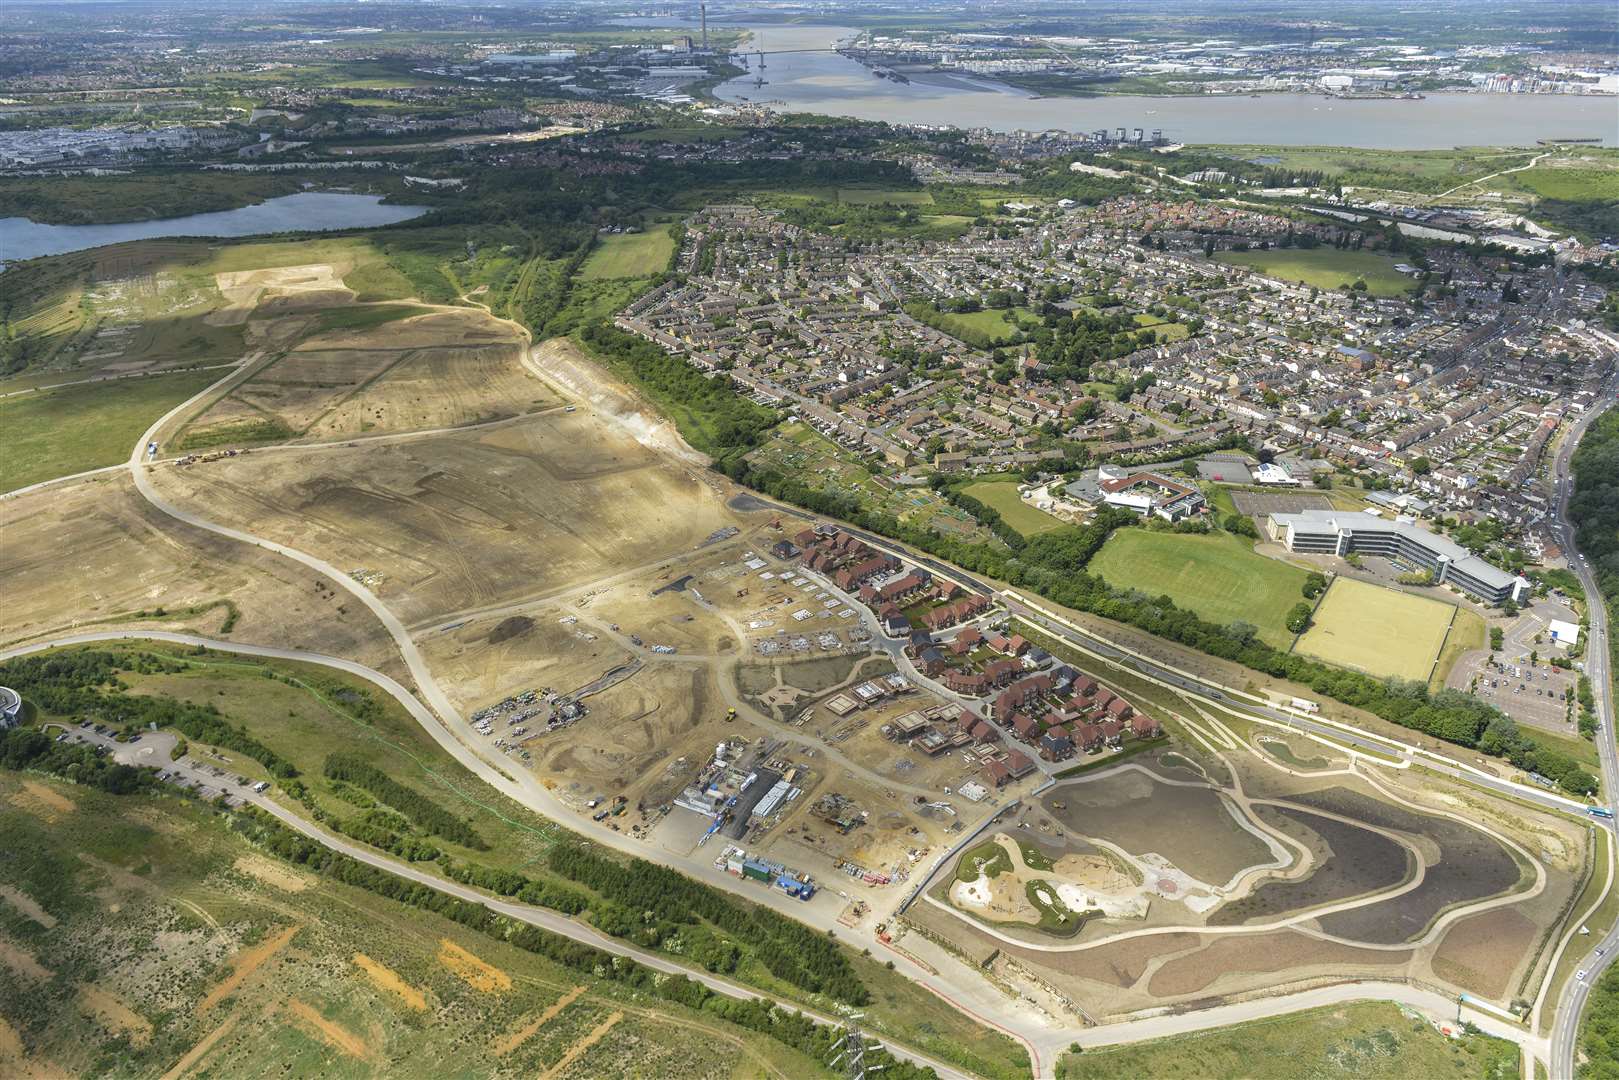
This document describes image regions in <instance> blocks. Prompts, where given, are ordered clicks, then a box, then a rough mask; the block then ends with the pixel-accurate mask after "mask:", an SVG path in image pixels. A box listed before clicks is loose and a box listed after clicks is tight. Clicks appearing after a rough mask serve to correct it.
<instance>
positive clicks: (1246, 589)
mask: <svg viewBox="0 0 1619 1080" xmlns="http://www.w3.org/2000/svg"><path fill="white" fill-rule="evenodd" d="M1089 570H1090V572H1091V573H1093V574H1099V575H1100V576H1101V577H1102V578H1104V579H1105V580H1106V581H1107V582H1108V584H1110V585H1115V586H1118V587H1120V588H1125V589H1139V590H1141V591H1142V592H1144V593H1146V594H1148V595H1149V596H1160V595H1162V594H1164V593H1168V594H1169V596H1170V598H1171V599H1173V600H1174V601H1175V603H1176V604H1177V605H1179V606H1180V607H1184V608H1187V609H1188V610H1191V611H1195V612H1196V613H1197V614H1198V615H1200V616H1202V617H1203V618H1205V619H1208V620H1210V621H1211V622H1217V623H1230V622H1236V621H1238V620H1241V621H1243V622H1246V623H1250V624H1252V625H1253V626H1256V627H1258V628H1259V636H1260V637H1262V638H1264V639H1265V640H1266V641H1268V642H1270V643H1272V644H1277V645H1283V646H1285V645H1286V644H1287V641H1288V640H1289V637H1290V635H1289V634H1288V632H1287V626H1286V620H1287V613H1288V611H1289V610H1290V609H1291V608H1292V607H1293V605H1294V604H1297V603H1298V602H1299V601H1300V600H1302V599H1303V598H1304V594H1303V591H1302V590H1303V588H1304V577H1305V572H1304V571H1303V570H1300V569H1299V568H1298V567H1296V566H1290V565H1288V564H1287V563H1284V562H1278V561H1277V560H1275V559H1267V558H1265V557H1264V556H1263V555H1256V554H1255V553H1254V552H1253V550H1252V548H1251V547H1250V546H1249V542H1248V541H1246V540H1243V539H1241V538H1240V537H1235V536H1231V535H1229V534H1220V535H1217V536H1185V535H1181V534H1177V533H1167V532H1163V533H1161V532H1149V531H1147V530H1146V529H1120V530H1119V531H1118V532H1116V533H1114V534H1113V536H1112V538H1111V539H1109V540H1108V542H1107V543H1106V544H1105V545H1103V547H1102V550H1101V551H1100V552H1098V553H1097V555H1096V557H1095V558H1094V559H1092V560H1091V563H1090V567H1089Z"/></svg>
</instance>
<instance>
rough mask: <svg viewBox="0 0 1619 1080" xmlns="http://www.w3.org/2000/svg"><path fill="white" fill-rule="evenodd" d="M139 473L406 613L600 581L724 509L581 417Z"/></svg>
mask: <svg viewBox="0 0 1619 1080" xmlns="http://www.w3.org/2000/svg"><path fill="white" fill-rule="evenodd" d="M154 482H155V483H156V484H157V486H158V487H159V488H160V489H161V490H162V491H163V492H164V494H165V496H166V497H168V498H171V499H173V500H174V501H176V502H177V503H179V504H180V505H181V506H183V507H185V508H187V509H190V510H193V511H195V512H198V513H201V514H204V515H206V516H208V517H209V518H210V519H211V520H214V521H219V522H223V523H225V524H229V525H234V526H236V527H238V528H243V529H249V530H251V531H253V532H255V533H256V534H257V535H261V536H266V537H268V538H270V539H274V540H278V541H281V542H282V543H287V544H293V545H296V546H297V547H299V548H300V549H301V550H304V551H307V552H309V553H310V554H313V555H317V556H320V557H322V558H324V559H326V560H328V561H330V562H333V563H335V564H337V565H339V566H344V567H351V568H353V571H354V572H355V573H356V575H357V576H362V575H363V578H362V579H363V580H366V581H367V583H368V584H372V586H373V591H375V592H376V593H377V594H378V595H379V597H380V598H381V599H382V600H383V601H384V602H385V603H387V604H389V606H390V607H392V608H393V609H394V610H395V611H396V612H397V613H398V614H399V616H400V617H401V618H402V619H404V620H405V621H406V622H407V623H409V622H420V621H423V620H429V619H432V618H434V617H436V616H449V615H453V614H456V613H458V612H462V611H467V610H469V609H475V608H478V607H480V606H485V605H490V604H495V603H499V602H501V601H511V600H515V599H518V598H521V597H525V596H532V595H535V594H536V593H540V592H543V591H545V590H547V589H557V588H561V587H563V586H565V585H568V584H570V583H574V582H579V581H588V580H591V579H594V578H598V577H602V576H604V575H606V574H608V573H610V572H612V571H613V570H614V569H615V568H618V567H624V566H632V565H635V564H638V563H642V562H646V561H648V560H652V559H656V558H658V557H659V556H660V555H663V554H666V553H670V552H673V551H678V550H681V549H685V548H690V547H693V546H695V545H696V544H697V543H698V542H699V541H700V540H701V539H702V538H703V537H704V536H705V535H707V534H708V533H710V532H712V531H714V530H715V529H717V528H719V527H720V526H721V525H722V524H725V523H726V522H727V521H728V520H729V515H728V513H727V512H726V511H725V509H724V504H723V502H722V500H721V499H720V498H719V497H718V495H717V494H716V492H715V491H714V490H713V489H712V488H710V487H709V486H708V485H707V484H704V483H701V482H699V481H697V480H694V479H692V478H691V476H690V475H689V474H688V473H687V472H686V471H685V470H684V469H683V468H681V467H679V466H674V465H670V464H668V463H667V462H665V461H663V460H660V459H659V458H658V457H657V456H656V455H654V454H653V453H652V452H650V451H648V450H646V449H645V448H644V447H642V446H640V445H639V444H638V443H636V442H634V441H633V440H632V439H629V438H626V437H623V436H622V435H620V433H619V431H618V429H617V428H615V427H614V426H612V425H608V424H604V423H602V422H600V421H598V420H596V419H594V418H593V417H592V416H590V415H589V414H586V413H583V412H581V413H574V414H564V413H553V414H548V415H543V416H535V417H531V418H529V419H526V420H522V421H518V422H515V423H513V424H512V425H510V426H507V427H502V428H498V429H492V430H485V431H481V432H470V433H453V434H446V435H442V436H434V437H431V438H424V439H419V440H415V441H411V442H408V443H395V444H389V443H381V444H363V443H362V444H360V445H358V446H356V447H354V448H352V449H351V448H347V447H344V448H341V449H336V450H330V451H325V450H310V451H287V452H284V453H275V454H254V455H248V456H244V457H240V458H235V459H230V460H227V461H218V462H211V463H207V464H203V465H197V466H193V467H191V468H188V469H180V468H169V469H162V470H159V471H158V472H157V473H156V474H155V475H154Z"/></svg>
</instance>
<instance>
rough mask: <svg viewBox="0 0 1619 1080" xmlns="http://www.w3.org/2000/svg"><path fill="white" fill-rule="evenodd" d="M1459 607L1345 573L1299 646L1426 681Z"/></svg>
mask: <svg viewBox="0 0 1619 1080" xmlns="http://www.w3.org/2000/svg"><path fill="white" fill-rule="evenodd" d="M1456 613H1457V609H1456V608H1455V607H1454V606H1453V605H1451V604H1447V603H1444V602H1443V601H1440V600H1430V599H1428V598H1427V597H1424V596H1413V595H1412V594H1410V593H1404V592H1399V591H1397V590H1395V589H1385V588H1382V587H1381V586H1378V585H1370V584H1367V583H1366V582H1364V581H1355V580H1352V579H1350V578H1342V577H1341V578H1338V579H1336V580H1335V581H1333V583H1332V587H1331V588H1329V589H1328V590H1327V595H1326V597H1325V598H1324V599H1323V600H1322V601H1321V606H1320V607H1319V608H1317V609H1316V613H1315V625H1314V626H1312V627H1311V628H1310V629H1309V630H1307V631H1305V633H1304V636H1303V637H1301V638H1300V639H1299V643H1298V645H1297V647H1296V651H1298V652H1300V653H1303V654H1304V655H1306V656H1313V657H1315V658H1316V659H1318V660H1325V661H1327V662H1328V663H1331V664H1338V665H1339V666H1341V667H1346V668H1353V669H1354V670H1356V671H1363V672H1365V673H1366V674H1368V675H1376V676H1379V677H1382V676H1389V675H1392V676H1394V677H1396V678H1401V679H1414V680H1417V681H1421V682H1426V681H1427V679H1428V673H1429V671H1431V670H1432V668H1433V662H1434V658H1435V657H1437V656H1438V655H1439V649H1440V647H1441V646H1443V645H1444V643H1445V634H1446V633H1447V632H1448V631H1449V629H1450V623H1451V620H1452V619H1453V618H1454V617H1455V616H1456Z"/></svg>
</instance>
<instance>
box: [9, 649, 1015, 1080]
mask: <svg viewBox="0 0 1619 1080" xmlns="http://www.w3.org/2000/svg"><path fill="white" fill-rule="evenodd" d="M73 651H75V652H84V651H86V650H73ZM94 651H99V652H108V653H112V654H114V655H117V656H119V657H122V658H126V659H123V660H120V662H119V665H118V666H119V674H118V677H119V679H120V680H121V681H122V683H124V684H125V685H127V687H128V692H129V693H130V694H131V695H144V696H149V697H154V698H158V699H168V700H171V701H187V702H208V703H211V704H214V705H216V706H217V707H218V709H219V710H220V712H221V713H222V714H223V715H224V716H225V717H226V718H227V719H228V721H229V723H230V724H231V725H233V726H236V725H239V726H240V728H241V729H243V730H245V732H246V734H247V735H248V736H251V737H252V738H253V739H255V740H257V741H258V742H259V743H261V744H263V745H264V746H266V747H268V748H269V749H270V750H272V751H273V752H274V753H275V754H276V755H278V756H279V757H280V758H282V759H283V760H284V761H286V762H287V763H289V764H291V765H292V766H294V767H295V768H297V769H298V770H299V773H300V775H299V777H298V778H297V782H298V783H301V784H302V785H303V786H304V788H305V790H306V794H305V796H304V798H302V799H300V798H297V797H296V796H295V794H294V791H293V790H292V789H294V788H295V787H296V785H295V784H294V783H290V782H288V781H285V780H278V781H276V787H275V789H273V790H274V791H275V797H276V798H277V799H278V800H279V801H281V802H283V803H284V804H285V805H287V806H288V807H289V808H293V809H295V810H297V811H298V812H299V813H301V814H304V815H306V816H307V815H308V814H310V813H313V812H316V811H318V812H319V813H321V814H322V815H324V819H325V821H326V824H327V827H328V828H335V827H336V824H337V823H338V822H339V821H349V822H353V821H356V820H363V819H364V818H365V817H368V816H370V815H371V814H372V813H373V812H374V811H376V810H377V809H378V807H379V806H381V807H382V808H383V809H384V810H385V812H387V813H388V814H389V815H390V816H397V815H392V813H391V811H387V810H386V808H387V807H389V806H391V807H392V808H393V809H396V810H401V812H403V808H401V807H400V806H398V805H397V804H396V803H393V802H391V801H385V800H382V799H380V798H373V797H372V796H371V795H370V794H368V792H367V790H366V789H365V788H364V787H363V786H357V785H356V784H354V783H348V782H345V781H342V780H336V779H332V778H330V777H328V776H326V775H325V774H324V765H325V763H326V760H327V758H328V756H329V755H333V754H341V755H347V756H352V757H357V758H358V759H360V760H361V761H362V762H364V763H365V764H367V765H369V766H372V767H373V768H375V769H377V770H380V771H381V772H382V773H384V774H385V775H386V776H387V777H388V778H389V779H390V780H392V781H393V782H394V783H396V784H398V785H401V786H403V787H404V788H406V789H409V791H411V792H414V793H415V794H416V795H417V796H419V797H422V798H425V799H426V800H428V801H429V802H430V803H431V804H433V805H434V806H437V807H438V808H439V809H441V810H443V811H446V812H448V813H449V814H450V815H452V816H453V817H455V818H457V819H460V820H461V821H464V822H466V823H467V824H469V825H470V826H471V828H472V830H473V831H474V833H475V834H476V838H477V839H478V840H479V841H480V843H481V845H482V846H479V847H476V848H474V847H471V846H467V845H463V844H461V843H458V842H454V841H452V840H447V839H445V838H444V836H443V835H442V834H440V833H431V832H423V831H422V830H421V829H419V828H418V827H416V826H414V825H406V824H405V823H403V822H400V823H398V824H395V825H390V826H388V827H389V828H390V829H398V830H402V831H404V832H405V834H406V835H407V838H409V839H415V840H421V841H425V842H428V843H431V844H432V845H433V846H434V847H436V848H438V849H439V850H440V851H441V852H442V853H443V854H444V855H445V856H448V857H449V858H450V859H451V860H453V861H454V862H455V863H456V864H457V865H460V866H463V867H487V868H489V869H490V870H491V871H493V872H500V873H509V872H512V871H515V872H518V873H520V874H522V875H523V876H524V877H526V878H527V879H528V880H529V881H531V882H537V883H543V884H545V885H546V886H548V887H561V888H565V889H569V890H573V891H575V892H577V893H580V894H582V895H584V896H585V897H586V898H587V902H588V903H589V904H590V911H591V913H592V914H593V915H594V914H595V912H596V911H597V909H598V908H599V907H603V906H604V903H603V901H602V900H601V899H600V898H599V893H600V890H599V889H595V888H591V887H588V886H586V885H583V884H581V883H579V882H577V881H573V880H571V879H567V880H565V879H564V878H563V877H562V876H559V875H558V874H557V873H556V872H554V871H553V869H552V868H551V866H550V865H549V863H548V861H547V857H548V853H549V851H550V850H551V848H552V847H553V846H554V845H555V844H556V843H563V844H567V845H570V846H571V845H582V846H584V847H585V848H587V849H589V850H592V851H597V852H598V853H599V852H601V851H602V849H597V848H595V847H594V845H591V844H589V842H588V841H585V840H583V839H582V838H580V837H578V836H577V835H575V834H572V833H569V832H568V831H567V830H566V828H565V827H563V826H561V825H557V824H554V823H552V822H550V821H548V820H546V819H545V818H542V817H540V816H539V815H537V814H535V813H534V812H532V811H531V810H529V809H528V808H526V807H523V806H520V805H518V804H517V803H515V802H513V801H512V800H510V799H508V798H506V797H505V796H503V795H501V794H500V793H499V792H496V791H495V790H493V789H492V788H490V787H489V786H488V785H486V784H484V783H483V782H482V781H481V780H479V779H477V778H476V777H474V776H473V775H471V774H470V773H469V772H467V771H466V770H465V769H464V768H463V767H462V766H461V765H460V764H459V763H458V762H456V761H455V760H454V759H453V758H451V757H450V756H449V755H448V754H447V753H446V752H445V751H444V750H443V749H442V748H441V747H440V746H439V745H438V744H437V742H435V741H434V740H433V739H432V738H431V737H430V736H429V735H428V734H427V733H426V732H424V731H423V730H422V729H421V727H420V725H418V724H417V723H416V722H415V721H414V719H412V718H411V717H410V716H409V714H408V713H406V712H405V711H404V709H403V708H402V707H400V706H399V705H398V704H397V703H396V702H394V701H393V699H392V698H389V697H387V696H385V695H384V694H382V693H381V692H380V691H379V690H376V689H375V688H373V687H371V686H370V684H368V683H366V682H365V681H363V680H360V679H358V678H355V677H352V676H349V675H346V674H343V673H340V672H335V671H332V670H330V669H328V668H324V667H320V666H312V665H307V664H300V663H294V662H290V661H279V660H275V661H259V660H256V659H250V658H245V657H238V656H234V655H231V654H224V653H218V652H193V651H191V650H189V649H185V648H182V647H178V646H170V645H164V644H160V643H143V644H138V645H137V644H123V643H120V644H116V645H109V646H108V647H107V648H106V649H104V650H94ZM143 660H144V661H145V662H143ZM0 667H3V665H0ZM7 678H8V679H9V680H11V682H12V685H21V683H20V681H19V680H20V679H21V675H20V674H19V673H15V672H13V673H9V674H8V675H7ZM27 693H28V692H27V690H26V689H25V690H24V694H25V696H27ZM48 718H49V717H47V719H48ZM190 749H191V753H192V754H193V756H203V755H206V754H208V753H210V751H208V750H207V749H205V748H204V747H203V746H202V745H201V744H200V742H199V741H198V740H195V739H193V740H192V741H191V747H190ZM222 753H223V754H224V755H225V757H226V759H227V760H226V761H225V762H224V764H225V767H227V768H229V769H230V770H232V771H233V772H236V773H240V774H242V775H244V776H247V777H249V778H250V779H259V778H269V773H268V772H267V770H266V769H265V768H264V767H263V766H262V765H261V764H259V762H258V761H255V760H254V759H252V758H250V757H249V756H248V755H247V753H246V752H245V751H242V750H233V749H226V750H224V751H222ZM4 775H5V774H3V773H0V783H3V782H4ZM350 835H351V836H354V834H353V833H350ZM355 838H356V839H359V837H355ZM362 842H368V841H363V840H362ZM0 861H3V860H0ZM417 866H418V867H420V868H422V869H425V870H428V871H429V872H441V871H440V868H439V866H438V865H437V864H436V863H434V862H418V863H417ZM5 875H6V870H5V868H4V867H3V866H0V882H4V881H5V880H7V879H6V876H5ZM541 902H544V901H541ZM735 902H737V903H741V904H743V905H746V897H738V898H736V900H735ZM41 903H45V900H44V899H43V898H41ZM3 913H4V904H3V902H0V914H3ZM707 932H708V931H707V930H706V929H705V928H704V927H701V926H699V927H694V928H692V929H690V930H689V931H688V935H689V936H690V937H691V939H692V940H707V938H706V936H705V935H706V934H707ZM670 951H671V952H676V953H679V952H680V950H679V949H671V950H670ZM841 952H842V954H843V955H844V956H846V957H847V959H848V961H849V963H850V964H851V965H852V967H853V969H854V970H855V972H856V973H857V975H858V977H859V979H860V980H861V982H862V983H863V984H864V985H865V986H866V987H867V989H868V990H869V991H870V993H871V995H872V998H873V1000H872V1002H871V1004H870V1006H868V1016H869V1021H868V1023H869V1024H870V1025H871V1026H872V1028H873V1029H874V1030H879V1031H886V1032H887V1033H888V1034H890V1035H893V1036H896V1037H899V1038H903V1039H905V1040H906V1041H909V1042H911V1043H913V1044H914V1045H917V1046H919V1047H926V1048H928V1049H929V1050H930V1052H933V1053H936V1054H938V1055H940V1056H942V1057H945V1058H947V1059H950V1060H954V1061H958V1062H960V1063H962V1064H964V1065H966V1066H968V1067H969V1068H970V1069H971V1071H973V1072H975V1073H978V1074H980V1075H985V1076H991V1077H1005V1078H1006V1080H1013V1078H1015V1077H1018V1076H1021V1075H1026V1074H1027V1070H1028V1065H1027V1057H1026V1055H1025V1054H1024V1052H1023V1051H1022V1050H1021V1049H1020V1048H1019V1047H1017V1046H1016V1045H1015V1044H1013V1043H1012V1041H1011V1040H1010V1039H1008V1038H1007V1037H1005V1036H1003V1035H1001V1034H999V1033H997V1032H993V1031H991V1030H990V1029H988V1028H986V1027H982V1026H980V1025H979V1024H977V1023H976V1022H974V1021H973V1020H972V1019H971V1018H970V1017H967V1016H965V1015H963V1014H962V1013H960V1012H959V1011H957V1010H955V1009H954V1008H952V1007H951V1006H950V1005H949V1004H948V1003H946V1002H944V1001H942V1000H940V999H938V998H936V997H934V996H933V995H931V994H927V993H925V992H923V991H919V990H918V989H917V988H916V987H915V986H913V985H912V984H911V983H910V982H909V981H908V980H906V979H905V978H904V977H903V976H901V975H899V974H897V973H895V972H893V971H890V970H888V969H887V968H886V967H885V966H884V965H883V964H882V963H881V962H880V961H879V960H877V959H875V958H872V957H869V956H865V955H862V954H860V953H858V952H856V951H855V950H853V949H843V950H841ZM680 955H683V956H684V957H685V958H686V959H687V960H688V961H690V960H691V954H690V953H689V952H685V953H680ZM739 959H740V962H739V963H738V965H737V968H736V970H735V972H734V973H733V975H734V977H735V978H736V979H738V980H739V981H742V982H746V983H750V984H752V985H754V986H757V987H759V988H761V989H763V990H766V991H769V992H774V993H776V994H778V995H781V996H784V997H792V998H797V999H799V1000H805V999H806V998H807V997H808V995H807V994H806V993H805V992H804V991H802V990H801V989H799V988H797V987H795V986H793V985H790V984H789V983H787V982H785V981H783V980H781V979H779V978H777V977H776V976H775V975H773V974H772V972H771V971H770V970H769V969H768V968H767V967H766V966H765V964H764V961H762V960H761V959H760V958H759V956H758V955H757V953H756V952H754V951H753V949H751V948H749V949H744V951H743V953H742V955H741V957H740V958H739ZM4 983H5V980H0V1015H4V997H3V994H4V990H3V985H4ZM101 1071H102V1072H106V1071H107V1070H101ZM609 1071H610V1070H609ZM745 1072H746V1070H745ZM3 1073H4V1060H3V1058H0V1074H3ZM750 1074H751V1073H750ZM647 1075H663V1073H661V1072H658V1071H657V1070H653V1071H652V1072H651V1073H648V1074H647ZM789 1075H797V1074H795V1073H791V1072H790V1073H789Z"/></svg>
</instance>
